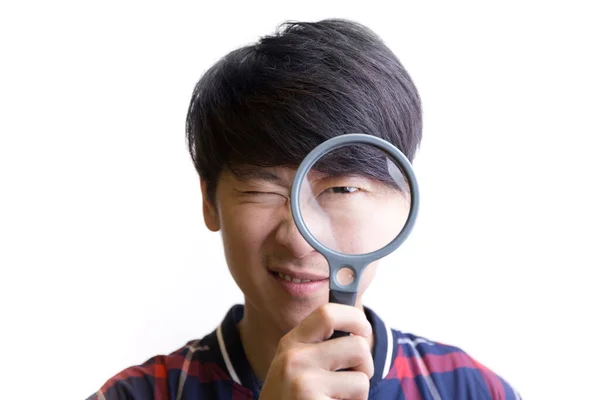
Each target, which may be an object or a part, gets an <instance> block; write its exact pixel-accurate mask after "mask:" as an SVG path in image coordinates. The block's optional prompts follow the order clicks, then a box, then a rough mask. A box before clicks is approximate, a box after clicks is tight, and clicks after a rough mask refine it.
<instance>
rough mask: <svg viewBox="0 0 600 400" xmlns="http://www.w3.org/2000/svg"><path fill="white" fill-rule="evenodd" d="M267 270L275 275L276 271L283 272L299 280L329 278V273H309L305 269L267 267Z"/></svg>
mask: <svg viewBox="0 0 600 400" xmlns="http://www.w3.org/2000/svg"><path fill="white" fill-rule="evenodd" d="M269 272H271V273H272V274H275V275H277V274H278V273H281V274H284V275H288V276H290V277H291V278H294V279H300V280H304V281H305V280H310V281H317V282H318V281H323V280H326V279H329V275H323V274H318V273H311V272H306V271H293V270H290V269H285V268H273V269H269Z"/></svg>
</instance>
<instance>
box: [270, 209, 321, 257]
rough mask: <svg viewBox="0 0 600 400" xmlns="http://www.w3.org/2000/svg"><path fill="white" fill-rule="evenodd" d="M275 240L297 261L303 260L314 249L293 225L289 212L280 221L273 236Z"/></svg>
mask: <svg viewBox="0 0 600 400" xmlns="http://www.w3.org/2000/svg"><path fill="white" fill-rule="evenodd" d="M275 240H276V241H277V242H278V243H279V244H280V245H282V246H284V247H285V248H286V249H287V250H288V251H289V252H290V254H291V255H292V256H293V257H294V258H297V259H300V258H303V257H305V256H307V255H309V254H311V253H312V252H313V251H314V249H313V248H312V246H311V245H310V244H308V242H307V241H306V240H304V237H303V236H302V235H301V234H300V231H299V230H298V228H297V227H296V224H295V223H294V219H293V218H292V214H291V211H289V212H288V215H287V217H286V218H284V219H282V221H281V223H280V224H279V226H278V228H277V232H276V234H275Z"/></svg>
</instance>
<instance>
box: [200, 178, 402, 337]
mask: <svg viewBox="0 0 600 400" xmlns="http://www.w3.org/2000/svg"><path fill="white" fill-rule="evenodd" d="M246 171H247V173H244V174H241V175H240V174H236V175H234V174H232V173H231V172H227V171H226V172H223V173H222V174H221V176H220V179H219V182H218V184H217V189H216V195H215V203H214V204H213V203H211V202H210V201H209V200H208V196H207V193H206V186H205V185H204V184H203V185H202V190H203V197H204V207H203V208H204V217H205V222H206V224H207V227H208V228H209V229H211V230H213V231H218V230H220V231H221V234H222V239H223V245H224V249H225V257H226V260H227V264H228V267H229V270H230V272H231V274H232V276H233V278H234V280H235V281H236V283H237V285H238V286H239V287H240V289H241V290H242V292H243V293H244V295H245V301H246V306H247V307H252V308H253V309H254V310H255V312H256V313H259V314H260V318H261V320H263V321H266V322H268V323H270V324H272V325H275V326H277V328H278V329H279V330H281V332H282V333H285V332H287V331H288V330H290V329H292V328H293V327H295V326H296V325H297V324H298V323H300V322H301V321H302V320H303V319H304V318H306V317H307V316H308V315H309V314H310V313H311V312H312V311H313V310H314V309H316V308H317V307H319V306H321V305H323V304H325V303H327V302H328V300H329V266H328V263H327V261H326V260H325V258H324V257H323V256H322V255H321V254H320V253H318V252H317V251H315V250H314V249H313V248H312V247H311V246H310V245H309V244H308V243H307V242H306V241H305V240H304V238H303V237H302V235H301V234H300V232H299V231H298V229H297V228H296V225H295V224H294V221H293V218H292V213H291V209H290V200H289V198H290V191H291V186H292V181H293V179H294V174H295V170H294V169H291V168H285V167H273V168H256V167H252V168H248V169H247V170H246ZM308 178H309V179H308V181H309V182H310V187H311V188H312V190H308V191H303V194H302V196H301V197H302V199H303V200H302V202H306V204H319V207H318V209H319V212H316V213H312V212H310V213H309V212H307V213H306V215H305V214H304V213H303V216H304V218H305V220H306V221H307V223H308V225H309V227H310V228H311V232H312V227H314V228H315V231H316V229H320V232H321V233H320V235H322V236H320V237H319V239H323V240H322V242H327V241H328V239H329V238H331V237H332V235H334V233H333V231H334V230H335V227H332V226H331V222H329V224H328V222H327V221H331V219H329V220H326V219H319V218H320V217H319V215H321V216H322V215H323V214H327V215H333V213H336V214H335V215H337V216H336V217H335V218H337V219H333V220H335V221H341V222H339V223H345V224H346V226H343V227H342V226H341V225H340V227H341V228H342V229H338V232H335V243H336V246H337V248H335V250H340V251H343V252H347V253H353V254H359V253H366V252H369V251H372V250H374V249H373V248H367V247H365V246H372V245H373V242H375V243H380V244H386V243H388V242H389V241H390V240H391V239H392V238H393V237H394V236H395V234H397V233H398V230H399V228H398V225H397V224H395V225H393V226H391V227H390V225H391V224H389V223H387V221H390V220H391V219H390V218H389V216H390V215H391V214H394V213H396V214H397V213H398V212H400V213H401V214H406V213H407V210H408V208H406V207H404V209H402V210H399V207H397V205H398V204H399V203H398V202H397V201H396V202H395V201H390V200H391V199H392V200H394V199H398V197H399V196H401V195H400V194H399V193H398V192H395V191H392V190H387V191H382V190H381V188H380V186H381V185H379V186H378V185H377V181H373V180H369V179H366V178H360V177H352V178H349V179H350V180H349V179H345V180H344V181H341V180H339V179H338V178H335V179H334V178H331V177H327V176H322V175H321V176H317V175H313V174H309V177H308ZM332 188H334V189H332ZM377 190H379V191H378V192H377ZM375 193H379V194H378V195H374V194H375ZM315 200H317V203H315V202H314V201H315ZM301 204H304V203H301ZM402 204H405V203H404V202H403V203H402ZM357 205H360V206H357ZM313 209H314V208H313ZM306 210H308V208H306ZM340 210H347V212H341V213H340ZM309 214H311V216H309ZM315 215H316V217H315ZM350 216H351V218H348V217H350ZM309 220H310V221H309ZM373 221H383V222H384V223H380V224H379V225H378V226H376V227H374V226H373V224H372V222H373ZM339 223H338V224H339ZM368 227H371V228H376V229H368ZM313 233H314V232H313ZM325 244H328V243H325ZM331 247H333V246H331ZM378 247H381V246H378ZM376 264H377V263H376V262H375V263H372V264H371V265H370V266H369V267H368V268H367V269H366V270H365V271H364V273H363V275H362V278H361V282H360V287H359V293H358V296H357V305H359V306H360V305H361V297H362V294H363V293H364V291H365V290H366V288H367V287H368V286H369V284H370V283H371V280H372V279H373V276H374V274H375V269H376Z"/></svg>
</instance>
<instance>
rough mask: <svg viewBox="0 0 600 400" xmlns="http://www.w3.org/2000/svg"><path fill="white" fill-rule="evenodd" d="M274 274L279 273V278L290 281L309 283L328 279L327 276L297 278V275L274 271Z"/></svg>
mask: <svg viewBox="0 0 600 400" xmlns="http://www.w3.org/2000/svg"><path fill="white" fill-rule="evenodd" d="M272 274H275V275H277V277H278V278H279V279H284V280H286V281H288V282H293V283H309V282H317V281H322V280H325V279H327V278H318V279H302V278H297V277H295V276H291V275H287V274H284V273H282V272H272Z"/></svg>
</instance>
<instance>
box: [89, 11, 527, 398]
mask: <svg viewBox="0 0 600 400" xmlns="http://www.w3.org/2000/svg"><path fill="white" fill-rule="evenodd" d="M421 127H422V124H421V106H420V99H419V95H418V93H417V90H416V88H415V86H414V84H413V82H412V81H411V79H410V77H409V75H408V74H407V72H406V71H405V69H404V68H403V66H402V65H401V63H400V62H399V61H398V59H397V58H396V57H395V56H394V55H393V53H392V52H391V51H390V50H389V49H388V48H387V47H386V46H385V45H384V44H383V43H382V41H381V40H380V39H379V38H378V37H377V36H376V35H375V34H374V33H373V32H371V31H370V30H368V29H367V28H365V27H364V26H361V25H359V24H356V23H352V22H349V21H342V20H325V21H320V22H316V23H290V24H285V25H284V26H283V28H282V29H281V30H280V31H279V32H277V33H276V34H274V35H272V36H268V37H264V38H262V39H261V40H260V41H259V42H258V43H256V44H255V45H252V46H247V47H243V48H240V49H238V50H235V51H233V52H231V53H230V54H228V55H227V56H225V57H224V58H223V59H222V60H220V61H219V62H218V63H217V64H216V65H214V66H213V67H212V68H211V69H210V70H209V71H208V72H207V73H206V74H205V75H204V76H203V77H202V79H201V80H200V81H199V82H198V84H197V86H196V88H195V90H194V93H193V96H192V100H191V104H190V107H189V113H188V118H187V135H188V139H189V148H190V153H191V155H192V158H193V160H194V163H195V166H196V169H197V171H198V173H199V175H200V178H201V179H200V181H201V189H202V194H203V213H204V219H205V222H206V226H207V227H208V228H209V229H210V230H211V231H215V232H216V231H220V232H221V234H222V238H223V245H224V249H225V256H226V260H227V264H228V266H229V269H230V272H231V275H232V276H233V279H234V280H235V281H236V283H237V284H238V286H239V287H240V289H241V290H242V292H243V293H244V296H245V303H244V305H243V306H242V305H237V306H234V307H232V308H231V310H230V311H229V313H228V314H227V316H226V317H225V318H224V320H223V321H222V323H221V324H220V325H218V328H216V329H215V331H214V332H212V333H210V334H208V335H207V336H205V337H204V338H202V339H200V340H194V341H191V342H189V343H188V344H187V345H186V346H185V347H183V348H181V349H179V350H177V351H175V352H174V353H172V354H170V355H167V356H157V357H154V358H151V359H150V360H148V361H147V362H145V363H144V364H142V365H139V366H136V367H132V368H128V369H126V370H124V371H123V372H121V373H120V374H118V375H116V376H115V377H113V378H112V379H110V380H109V381H108V382H106V384H105V385H104V386H103V387H102V388H101V389H100V390H99V391H98V392H97V393H95V394H94V395H92V396H91V397H90V399H94V400H96V399H98V400H103V399H107V400H117V399H123V400H124V399H135V400H142V399H143V400H146V399H173V400H175V399H177V400H179V399H256V398H260V399H263V400H280V399H307V400H308V399H311V400H313V399H367V398H370V399H460V400H462V399H465V400H466V399H481V400H483V399H494V400H500V399H518V398H519V395H518V394H517V393H516V391H515V390H514V389H513V388H511V387H510V386H509V385H508V384H507V383H506V382H505V381H504V380H503V379H502V378H500V377H498V376H497V375H496V374H495V373H493V372H492V371H490V370H488V369H487V368H485V367H484V366H482V365H481V364H479V363H478V362H477V361H475V360H474V359H472V358H471V357H470V356H468V355H467V354H465V353H464V352H463V351H461V350H460V349H458V348H455V347H451V346H447V345H442V344H439V343H436V342H432V341H430V340H427V339H424V338H421V337H417V336H415V335H412V334H407V333H402V332H400V331H398V330H393V329H390V327H388V326H386V325H385V323H384V322H383V321H382V320H381V319H380V318H379V317H378V316H377V315H376V314H375V312H374V311H373V310H370V309H368V308H367V307H364V306H363V304H362V300H361V299H362V294H363V293H364V291H365V290H366V289H367V287H368V286H369V284H370V282H371V280H372V279H373V276H374V273H375V268H376V265H375V264H373V265H371V266H369V267H368V268H367V270H366V272H365V273H364V275H363V277H362V280H361V284H360V288H359V293H358V296H357V301H356V306H355V307H352V306H345V305H339V304H330V303H329V302H328V293H329V285H328V277H329V267H328V264H327V262H326V260H325V259H324V258H323V256H322V255H321V254H319V253H317V252H316V251H315V250H314V249H313V248H312V247H311V246H309V245H308V243H307V242H306V241H304V239H303V238H302V236H301V235H300V233H299V232H298V230H297V228H296V226H295V225H294V222H293V219H292V216H291V212H290V206H289V202H290V200H289V196H290V188H291V184H292V180H293V177H294V173H295V168H296V167H297V166H298V165H299V164H300V162H301V161H302V159H303V158H304V157H305V156H306V154H307V153H308V152H309V151H310V150H312V149H313V148H314V147H316V146H317V145H318V144H320V143H322V142H323V141H325V140H327V139H329V138H332V137H334V136H337V135H342V134H345V133H354V132H363V133H368V134H372V135H375V136H378V137H381V138H383V139H386V140H387V141H389V142H391V143H392V144H394V145H395V146H397V147H398V148H399V149H400V150H401V151H402V152H403V153H404V154H405V155H406V156H407V157H408V159H410V160H412V159H413V157H414V155H415V152H416V150H417V148H418V146H419V143H420V140H421ZM346 161H347V160H346ZM361 168H362V164H361V163H360V161H359V160H351V162H350V163H349V164H348V163H346V164H344V165H343V166H342V164H340V163H338V164H336V163H335V162H333V163H332V164H331V165H329V173H328V174H325V176H324V177H323V176H321V177H320V178H319V179H321V178H322V179H325V180H327V179H330V178H331V179H334V178H335V177H339V176H344V175H345V172H347V171H351V170H353V171H359V172H360V169H361ZM358 175H360V173H359V174H358ZM359 178H360V179H363V181H360V180H359V181H356V182H358V183H356V182H355V183H351V184H347V183H343V184H337V183H335V182H334V183H332V184H327V189H326V190H324V191H323V193H327V195H328V196H338V197H333V199H334V200H335V201H340V200H339V199H342V197H341V196H346V197H343V198H344V199H353V200H344V201H356V200H355V199H361V197H360V196H367V194H368V190H369V189H365V188H369V187H374V186H376V185H377V184H378V183H377V180H376V179H375V180H374V179H372V178H368V179H367V178H365V177H364V176H362V177H360V176H359ZM334 181H335V179H334ZM365 182H366V183H365ZM363 183H365V186H362V185H363ZM369 185H374V186H369ZM330 189H331V190H330ZM349 196H354V197H349ZM363 198H365V197H363ZM332 201H333V200H332ZM371 210H374V208H373V207H372V208H371ZM371 234H372V235H378V232H371ZM335 330H338V331H345V332H349V333H351V335H349V336H345V337H339V338H335V339H330V337H331V335H332V333H333V332H334V331H335Z"/></svg>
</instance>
